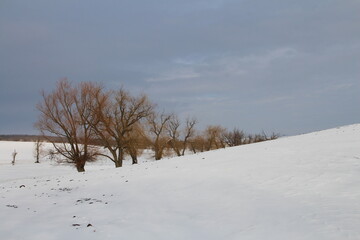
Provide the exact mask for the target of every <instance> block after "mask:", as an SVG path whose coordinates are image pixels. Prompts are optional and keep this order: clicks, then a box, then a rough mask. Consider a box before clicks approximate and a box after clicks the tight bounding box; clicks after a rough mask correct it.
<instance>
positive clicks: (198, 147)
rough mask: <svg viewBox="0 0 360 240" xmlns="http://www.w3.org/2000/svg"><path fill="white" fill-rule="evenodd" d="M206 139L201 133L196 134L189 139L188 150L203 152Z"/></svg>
mask: <svg viewBox="0 0 360 240" xmlns="http://www.w3.org/2000/svg"><path fill="white" fill-rule="evenodd" d="M205 145H206V141H205V138H204V136H203V135H196V136H195V137H193V138H192V139H191V140H190V141H189V146H190V150H191V151H192V152H193V153H198V152H204V151H205Z"/></svg>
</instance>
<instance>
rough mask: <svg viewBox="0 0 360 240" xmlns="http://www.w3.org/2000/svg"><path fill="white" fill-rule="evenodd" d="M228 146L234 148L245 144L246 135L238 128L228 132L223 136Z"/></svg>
mask: <svg viewBox="0 0 360 240" xmlns="http://www.w3.org/2000/svg"><path fill="white" fill-rule="evenodd" d="M223 137H224V141H225V143H226V145H228V146H230V147H233V146H239V145H242V144H244V142H245V133H244V132H243V131H241V130H239V129H237V128H235V129H234V130H232V131H226V132H225V133H224V135H223Z"/></svg>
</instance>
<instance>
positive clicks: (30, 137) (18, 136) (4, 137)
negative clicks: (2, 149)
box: [0, 134, 42, 142]
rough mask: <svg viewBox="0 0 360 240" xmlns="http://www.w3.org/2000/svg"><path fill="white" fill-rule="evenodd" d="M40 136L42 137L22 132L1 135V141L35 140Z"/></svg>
mask: <svg viewBox="0 0 360 240" xmlns="http://www.w3.org/2000/svg"><path fill="white" fill-rule="evenodd" d="M39 138H42V137H41V136H38V135H21V134H11V135H0V141H20V142H33V141H35V140H37V139H39Z"/></svg>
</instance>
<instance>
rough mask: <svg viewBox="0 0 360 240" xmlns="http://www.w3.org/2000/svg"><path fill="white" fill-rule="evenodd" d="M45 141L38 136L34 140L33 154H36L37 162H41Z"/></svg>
mask: <svg viewBox="0 0 360 240" xmlns="http://www.w3.org/2000/svg"><path fill="white" fill-rule="evenodd" d="M43 144H44V143H43V141H42V140H41V139H40V138H37V139H36V140H35V142H34V151H33V154H34V157H35V159H36V161H35V163H40V161H39V160H40V156H41V155H42V153H43V149H42V148H43Z"/></svg>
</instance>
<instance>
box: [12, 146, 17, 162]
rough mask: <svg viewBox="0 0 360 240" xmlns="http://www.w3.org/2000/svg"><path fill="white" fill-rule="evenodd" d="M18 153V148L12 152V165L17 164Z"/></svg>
mask: <svg viewBox="0 0 360 240" xmlns="http://www.w3.org/2000/svg"><path fill="white" fill-rule="evenodd" d="M17 154H18V153H17V152H16V150H15V149H14V152H13V153H12V154H11V155H12V161H11V164H12V165H15V159H16V155H17Z"/></svg>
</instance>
